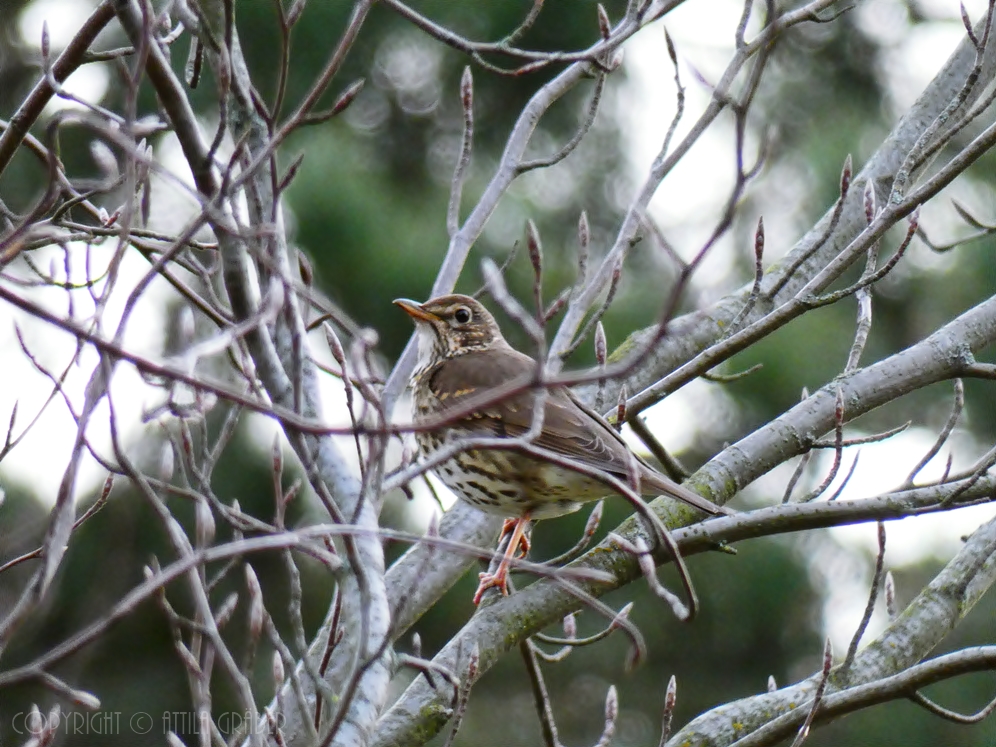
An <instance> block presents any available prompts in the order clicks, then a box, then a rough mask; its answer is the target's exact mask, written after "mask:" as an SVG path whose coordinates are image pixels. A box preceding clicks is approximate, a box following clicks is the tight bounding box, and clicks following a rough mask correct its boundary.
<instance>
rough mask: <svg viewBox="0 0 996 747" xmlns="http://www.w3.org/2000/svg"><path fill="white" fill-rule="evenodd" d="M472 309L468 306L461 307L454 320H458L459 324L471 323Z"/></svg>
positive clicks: (454, 315)
mask: <svg viewBox="0 0 996 747" xmlns="http://www.w3.org/2000/svg"><path fill="white" fill-rule="evenodd" d="M470 316H471V314H470V309H468V308H467V307H466V306H461V307H460V308H459V309H457V310H456V311H454V312H453V318H454V319H456V321H457V324H466V323H467V322H469V321H470Z"/></svg>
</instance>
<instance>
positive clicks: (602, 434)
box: [394, 294, 729, 605]
mask: <svg viewBox="0 0 996 747" xmlns="http://www.w3.org/2000/svg"><path fill="white" fill-rule="evenodd" d="M394 303H395V304H396V305H397V306H399V307H401V309H402V310H404V311H405V312H406V313H407V314H408V315H409V316H410V317H411V318H412V320H413V321H414V322H415V327H416V335H417V345H418V360H417V362H416V364H415V368H414V370H413V372H412V376H411V382H410V384H411V390H412V420H413V424H414V426H415V440H416V441H417V443H418V447H419V452H420V454H421V456H423V457H428V456H431V455H432V454H433V453H434V452H436V451H437V450H438V449H440V448H442V447H444V446H446V445H447V444H450V443H456V442H458V441H460V440H461V439H464V440H466V439H467V438H475V437H477V438H480V437H485V438H495V437H497V438H510V439H511V438H516V437H522V436H523V435H525V434H528V433H529V432H530V429H531V427H532V426H533V422H534V414H535V411H536V403H537V402H538V401H542V403H543V408H544V409H543V419H542V427H541V428H540V430H539V433H538V435H537V436H536V437H535V438H534V439H532V440H531V441H530V443H531V444H532V445H533V446H536V447H540V448H541V449H542V450H544V451H546V452H549V453H551V454H552V455H553V456H554V457H556V461H549V460H544V459H542V458H541V457H539V456H536V455H533V454H527V453H523V450H522V449H521V448H518V449H517V448H510V449H507V450H506V449H501V448H488V449H483V448H479V449H475V448H468V449H466V450H461V451H458V452H457V453H455V454H454V455H453V456H452V457H450V458H447V459H446V460H445V461H443V462H442V463H440V464H438V465H436V466H435V467H434V470H433V471H434V472H435V473H436V475H437V477H439V479H440V480H441V481H442V482H443V484H444V485H446V486H447V487H448V488H449V489H450V490H452V491H453V492H454V493H455V494H456V495H457V496H458V497H459V498H461V499H463V500H464V501H466V502H467V503H469V504H471V505H472V506H475V507H477V508H478V509H481V510H482V511H485V512H487V513H491V514H498V515H501V516H504V517H505V524H504V527H503V529H502V534H501V538H500V540H499V544H500V541H501V539H504V537H505V535H506V534H509V533H511V535H512V536H511V538H510V540H509V544H508V545H507V547H506V550H505V553H504V556H503V558H502V562H501V563H500V564H499V567H498V568H497V570H496V572H495V573H493V574H491V573H481V574H480V585H479V586H478V589H477V592H476V593H475V594H474V604H475V605H476V604H479V603H480V600H481V598H482V595H483V594H484V592H485V591H486V590H487V589H490V588H492V587H497V588H498V589H499V590H500V591H501V592H502V594H505V595H507V594H508V567H509V564H510V563H511V561H512V558H513V557H514V556H515V554H516V553H517V552H520V548H521V554H522V556H524V555H525V554H526V553H527V552H528V549H529V542H528V535H527V534H526V529H527V528H528V526H529V522H530V521H533V520H539V519H547V518H553V517H558V516H563V515H565V514H569V513H571V512H573V511H576V510H578V509H579V508H580V507H581V505H582V504H583V503H585V502H588V501H594V500H598V499H600V498H604V497H605V496H607V495H611V494H612V493H613V492H615V491H613V489H612V488H611V487H609V486H607V485H606V484H605V482H603V481H601V480H598V479H595V478H594V477H592V476H591V475H590V474H584V473H582V472H579V471H577V470H575V469H571V468H570V467H569V466H567V464H569V463H571V464H577V465H580V466H581V467H582V468H587V470H588V471H589V472H590V471H591V468H594V469H596V470H598V471H600V472H604V473H606V474H608V475H609V476H611V477H614V478H616V479H618V480H620V481H622V482H623V483H626V484H631V480H630V478H631V475H632V474H633V472H634V471H636V473H637V474H636V477H637V478H638V484H639V492H641V493H642V494H644V495H659V494H661V493H664V494H667V495H669V496H671V497H673V498H677V499H678V500H680V501H683V502H685V503H687V504H689V505H691V506H693V507H694V508H696V509H698V510H700V511H703V512H704V513H706V514H710V515H718V514H727V513H729V510H728V509H725V508H723V507H721V506H717V505H715V504H714V503H712V502H710V501H708V500H706V499H705V498H703V497H702V496H700V495H697V494H696V493H693V492H692V491H691V490H689V489H688V488H685V487H682V486H681V485H679V484H677V483H676V482H674V481H673V480H671V479H670V478H668V477H667V476H665V475H662V474H661V473H660V472H658V471H656V470H655V469H653V468H652V467H651V466H650V465H649V464H647V463H646V462H644V461H643V460H642V459H640V458H639V457H638V456H636V455H635V454H634V453H633V452H632V451H630V449H629V447H628V446H627V445H626V442H625V441H623V439H622V437H621V436H620V435H619V433H618V432H617V431H616V430H615V429H614V428H613V427H612V426H611V425H609V424H608V423H607V422H606V421H605V420H604V419H603V418H602V417H601V416H600V415H598V414H597V413H596V412H594V411H593V410H591V409H590V408H588V407H586V406H585V405H584V404H582V403H581V402H580V401H579V400H578V399H577V397H575V396H574V394H573V393H572V392H571V390H570V389H568V388H567V387H566V386H562V385H554V386H549V387H547V388H546V392H545V396H541V398H540V399H537V391H538V390H537V389H536V388H535V387H533V386H530V382H533V381H535V378H536V375H537V373H538V371H539V369H538V364H537V362H536V360H534V359H533V358H531V357H530V356H528V355H526V354H525V353H522V352H520V351H518V350H516V349H515V348H513V347H512V346H511V345H510V344H509V343H508V342H507V341H506V340H505V338H504V336H503V335H502V333H501V330H500V328H499V327H498V323H497V322H496V321H495V318H494V316H492V315H491V313H490V312H489V311H488V310H487V308H485V307H484V305H483V304H481V303H480V302H479V301H477V300H476V299H474V298H471V297H470V296H465V295H461V294H450V295H444V296H439V297H437V298H432V299H430V300H428V301H426V302H424V303H418V302H417V301H412V300H410V299H407V298H399V299H396V300H395V301H394ZM514 382H521V386H519V387H516V386H515V383H514ZM499 388H503V389H507V390H509V393H508V396H504V397H500V398H498V399H497V400H496V397H494V396H491V397H489V393H493V392H496V391H497V390H499ZM477 403H480V406H477Z"/></svg>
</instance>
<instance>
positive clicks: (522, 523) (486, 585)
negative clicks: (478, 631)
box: [474, 513, 529, 605]
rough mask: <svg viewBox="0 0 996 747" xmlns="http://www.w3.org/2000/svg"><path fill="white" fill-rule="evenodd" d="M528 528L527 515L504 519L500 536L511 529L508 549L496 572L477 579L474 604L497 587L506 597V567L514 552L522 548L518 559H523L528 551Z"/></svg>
mask: <svg viewBox="0 0 996 747" xmlns="http://www.w3.org/2000/svg"><path fill="white" fill-rule="evenodd" d="M528 526H529V514H528V513H526V514H523V515H522V516H520V517H519V518H518V519H506V521H505V526H504V527H502V533H501V536H502V537H504V536H505V535H506V534H508V529H509V528H511V530H512V536H511V538H510V539H509V541H508V547H506V548H505V553H504V554H503V555H502V558H501V563H499V564H498V570H496V571H495V572H494V573H481V574H480V575H479V576H478V578H479V579H480V580H481V582H480V584H479V585H478V587H477V591H476V592H474V604H475V605H476V604H480V603H481V597H482V596H484V592H486V591H487V590H488V589H490V588H492V587H495V586H497V587H498V589H499V590H500V591H501V593H502V594H504V595H505V596H508V565H509V563H510V562H511V561H512V558H514V557H515V553H516V551H517V550H518V549H519V547H520V546H522V547H523V548H524V549H523V552H522V555H521V556H520V557H525V554H526V552H527V551H528V549H529V540H528V539H526V529H527V528H528Z"/></svg>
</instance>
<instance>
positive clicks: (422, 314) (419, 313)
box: [394, 298, 439, 322]
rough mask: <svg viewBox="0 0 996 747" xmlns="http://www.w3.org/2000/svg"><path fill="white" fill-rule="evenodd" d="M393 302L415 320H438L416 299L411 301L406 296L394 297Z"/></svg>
mask: <svg viewBox="0 0 996 747" xmlns="http://www.w3.org/2000/svg"><path fill="white" fill-rule="evenodd" d="M394 303H395V304H396V305H397V306H400V307H401V309H402V310H403V311H404V312H405V313H406V314H408V316H410V317H411V318H412V319H414V320H415V321H422V322H435V321H439V317H437V316H436V315H435V314H430V313H429V312H428V311H426V310H425V309H424V308H423V306H422V304H420V303H419V302H418V301H411V300H409V299H407V298H396V299H394Z"/></svg>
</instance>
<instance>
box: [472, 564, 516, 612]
mask: <svg viewBox="0 0 996 747" xmlns="http://www.w3.org/2000/svg"><path fill="white" fill-rule="evenodd" d="M477 577H478V578H479V579H480V583H479V584H478V586H477V591H475V592H474V605H475V606H476V605H478V604H480V603H481V597H483V596H484V592H486V591H487V590H488V589H493V588H495V587H497V588H498V590H499V591H500V592H501V593H502V596H506V597H507V596H508V565H507V564H506V563H505V562H504V561H503V562H502V564H501V565H500V566H498V570H497V571H496V572H495V573H481V574H478V576H477Z"/></svg>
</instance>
